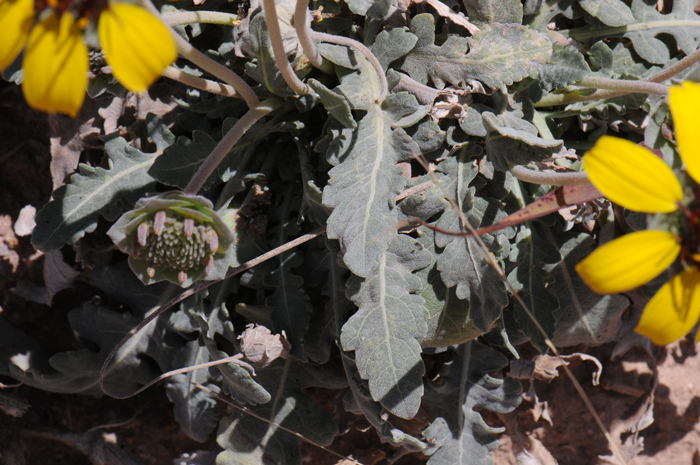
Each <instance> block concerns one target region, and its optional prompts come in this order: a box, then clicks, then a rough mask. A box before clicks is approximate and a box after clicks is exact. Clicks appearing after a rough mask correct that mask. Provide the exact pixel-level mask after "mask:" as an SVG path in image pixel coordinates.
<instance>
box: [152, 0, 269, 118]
mask: <svg viewBox="0 0 700 465" xmlns="http://www.w3.org/2000/svg"><path fill="white" fill-rule="evenodd" d="M141 4H142V5H143V6H144V7H145V8H146V9H147V10H148V11H150V12H151V13H153V14H154V15H156V16H158V17H159V18H161V20H163V17H162V16H161V15H160V12H159V11H158V9H157V8H156V7H155V6H154V5H153V3H152V2H151V0H141ZM166 24H167V23H166ZM170 33H171V35H172V37H173V39H175V45H176V46H177V51H178V52H179V53H180V55H182V56H183V57H185V58H187V59H188V60H190V61H191V62H192V63H194V64H195V65H197V66H199V67H200V68H202V69H203V70H204V71H207V72H209V73H211V74H213V75H214V76H216V77H217V78H219V79H221V80H222V81H224V82H225V83H226V84H228V85H230V86H231V87H233V88H234V89H235V90H236V92H237V93H238V94H239V95H240V96H241V97H242V98H243V100H245V103H247V104H248V106H249V107H250V108H252V107H254V106H256V105H257V104H258V103H260V101H259V100H258V96H257V95H255V92H253V89H251V87H250V86H249V85H248V84H247V83H246V82H245V81H244V80H243V78H241V77H240V76H239V75H237V74H236V73H234V72H233V71H231V70H230V69H228V68H227V67H225V66H224V65H222V64H219V63H217V62H215V61H214V60H212V59H211V58H209V57H208V56H206V55H205V54H203V53H202V52H200V51H199V50H197V49H196V48H194V47H193V46H192V44H190V43H189V42H187V41H186V40H185V39H183V38H182V37H181V36H180V34H178V33H177V32H175V31H174V30H173V29H170Z"/></svg>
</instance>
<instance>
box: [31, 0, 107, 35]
mask: <svg viewBox="0 0 700 465" xmlns="http://www.w3.org/2000/svg"><path fill="white" fill-rule="evenodd" d="M106 6H107V0H34V7H35V9H36V11H44V10H45V9H47V8H51V9H53V10H54V11H56V12H57V13H58V14H59V15H60V14H63V13H68V12H70V13H72V14H73V16H75V18H76V19H77V20H78V23H79V24H80V25H82V26H83V29H84V28H85V26H87V23H88V22H90V21H93V20H94V19H95V18H97V16H98V15H99V13H100V12H101V11H102V10H103V9H104V8H105V7H106ZM81 20H82V21H81Z"/></svg>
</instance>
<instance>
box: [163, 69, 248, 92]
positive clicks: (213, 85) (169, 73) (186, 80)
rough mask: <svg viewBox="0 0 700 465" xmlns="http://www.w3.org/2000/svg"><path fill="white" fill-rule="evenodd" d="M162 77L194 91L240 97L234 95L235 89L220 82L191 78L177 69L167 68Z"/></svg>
mask: <svg viewBox="0 0 700 465" xmlns="http://www.w3.org/2000/svg"><path fill="white" fill-rule="evenodd" d="M163 76H165V77H167V78H169V79H172V80H173V81H177V82H181V83H183V84H185V85H188V86H190V87H194V88H195V89H199V90H205V91H207V92H211V93H212V94H219V95H223V96H225V97H233V98H241V96H240V95H239V94H238V93H236V89H234V88H233V87H231V86H229V85H228V84H222V83H220V82H215V81H210V80H209V79H204V78H200V77H197V76H192V75H191V74H189V73H186V72H184V71H181V70H179V69H177V68H173V67H172V66H168V67H167V68H165V69H164V70H163Z"/></svg>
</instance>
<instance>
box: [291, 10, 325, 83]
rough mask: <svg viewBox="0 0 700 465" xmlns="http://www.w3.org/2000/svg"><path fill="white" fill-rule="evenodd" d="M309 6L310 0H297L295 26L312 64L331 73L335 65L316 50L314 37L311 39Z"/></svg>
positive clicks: (302, 46)
mask: <svg viewBox="0 0 700 465" xmlns="http://www.w3.org/2000/svg"><path fill="white" fill-rule="evenodd" d="M308 7H309V0H297V6H296V8H295V9H294V28H295V29H296V31H297V37H298V38H299V43H300V44H301V48H303V49H304V53H305V54H306V57H307V58H308V59H309V62H311V64H312V65H314V66H315V67H316V68H318V69H320V70H321V71H323V72H324V73H326V74H331V73H332V72H333V65H332V64H331V62H329V61H328V60H324V59H323V57H322V56H321V55H320V54H319V53H318V50H316V45H315V44H314V41H313V39H311V21H310V19H309V11H308Z"/></svg>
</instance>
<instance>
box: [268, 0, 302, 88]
mask: <svg viewBox="0 0 700 465" xmlns="http://www.w3.org/2000/svg"><path fill="white" fill-rule="evenodd" d="M263 6H264V9H265V23H266V24H267V32H268V34H269V35H270V44H271V45H272V53H273V54H274V55H275V61H276V62H277V66H279V68H280V73H282V77H283V78H284V81H285V82H286V83H287V85H288V86H289V87H291V88H292V90H293V91H294V92H296V93H297V94H299V95H307V94H313V93H314V91H313V90H312V89H311V87H309V86H307V85H306V84H304V83H303V82H302V81H301V79H299V78H298V77H297V75H296V73H295V72H294V70H293V69H292V65H291V64H289V60H288V59H287V54H286V53H285V51H284V43H283V42H282V31H280V23H279V18H278V17H277V7H276V6H275V0H263Z"/></svg>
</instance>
